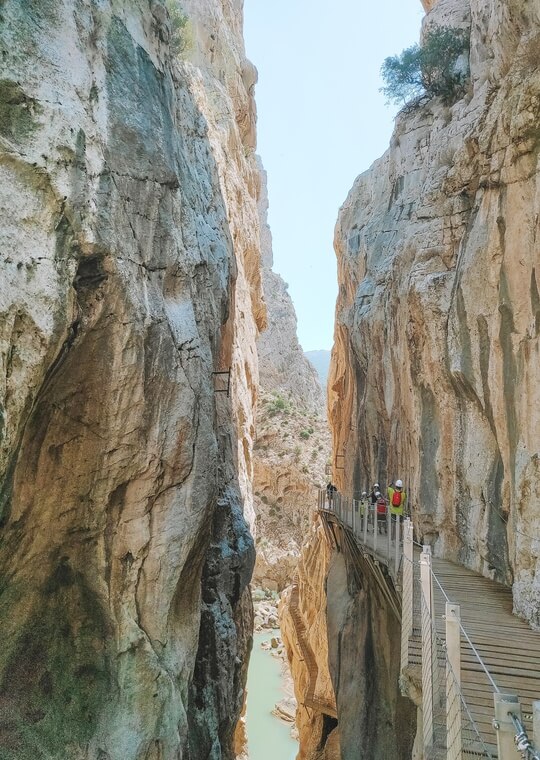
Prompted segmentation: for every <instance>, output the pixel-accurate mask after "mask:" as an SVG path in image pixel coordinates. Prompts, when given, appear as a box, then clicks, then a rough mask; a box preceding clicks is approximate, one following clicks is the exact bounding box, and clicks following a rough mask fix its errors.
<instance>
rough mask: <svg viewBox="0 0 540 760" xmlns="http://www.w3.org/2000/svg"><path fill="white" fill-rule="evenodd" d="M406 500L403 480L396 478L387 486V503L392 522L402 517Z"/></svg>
mask: <svg viewBox="0 0 540 760" xmlns="http://www.w3.org/2000/svg"><path fill="white" fill-rule="evenodd" d="M406 502H407V491H406V490H405V489H404V488H403V481H402V480H400V479H399V478H398V479H397V480H396V482H395V483H394V485H390V486H388V504H389V505H390V514H391V516H392V522H393V523H395V522H397V521H398V520H401V519H402V518H403V510H404V508H405V504H406Z"/></svg>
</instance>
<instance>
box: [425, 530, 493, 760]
mask: <svg viewBox="0 0 540 760" xmlns="http://www.w3.org/2000/svg"><path fill="white" fill-rule="evenodd" d="M420 585H421V594H422V599H421V609H422V723H423V739H424V755H425V756H426V757H429V756H430V753H431V748H432V747H433V672H432V671H433V667H432V664H433V627H432V620H433V584H432V580H431V546H427V545H426V546H424V548H423V551H422V554H421V555H420ZM501 760H502V759H501Z"/></svg>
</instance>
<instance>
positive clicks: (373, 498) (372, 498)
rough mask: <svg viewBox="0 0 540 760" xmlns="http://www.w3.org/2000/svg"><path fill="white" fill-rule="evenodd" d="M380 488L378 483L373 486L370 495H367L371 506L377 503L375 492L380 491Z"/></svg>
mask: <svg viewBox="0 0 540 760" xmlns="http://www.w3.org/2000/svg"><path fill="white" fill-rule="evenodd" d="M380 490H381V487H380V485H379V484H378V483H374V484H373V488H372V489H371V493H370V494H369V498H370V499H371V503H372V504H376V503H377V491H380Z"/></svg>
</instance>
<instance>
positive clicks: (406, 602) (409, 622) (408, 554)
mask: <svg viewBox="0 0 540 760" xmlns="http://www.w3.org/2000/svg"><path fill="white" fill-rule="evenodd" d="M413 561H414V545H413V526H412V523H411V521H410V520H409V518H407V519H406V520H405V523H404V525H403V580H402V589H401V670H402V672H403V670H404V669H405V668H406V667H407V665H408V664H409V639H410V638H411V636H412V629H413Z"/></svg>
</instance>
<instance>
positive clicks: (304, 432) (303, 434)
mask: <svg viewBox="0 0 540 760" xmlns="http://www.w3.org/2000/svg"><path fill="white" fill-rule="evenodd" d="M309 436H310V433H309V430H301V431H300V438H302V439H303V440H304V441H307V439H308V438H309Z"/></svg>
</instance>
